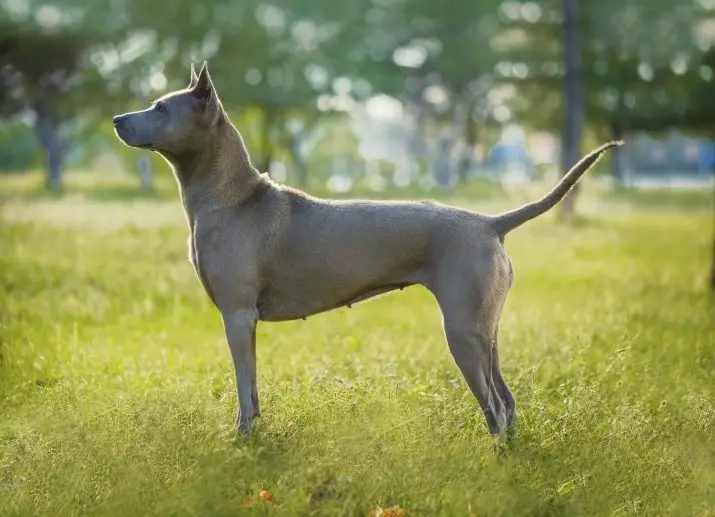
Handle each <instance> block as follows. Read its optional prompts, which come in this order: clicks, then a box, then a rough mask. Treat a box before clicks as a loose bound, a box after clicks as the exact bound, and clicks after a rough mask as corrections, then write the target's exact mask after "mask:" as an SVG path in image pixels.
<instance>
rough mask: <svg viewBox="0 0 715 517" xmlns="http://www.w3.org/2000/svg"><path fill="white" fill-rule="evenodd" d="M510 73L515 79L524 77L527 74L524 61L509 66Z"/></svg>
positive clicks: (527, 70)
mask: <svg viewBox="0 0 715 517" xmlns="http://www.w3.org/2000/svg"><path fill="white" fill-rule="evenodd" d="M511 73H512V74H513V75H514V77H516V78H517V79H524V78H526V76H527V75H529V67H528V66H527V65H526V64H525V63H515V64H513V65H512V67H511Z"/></svg>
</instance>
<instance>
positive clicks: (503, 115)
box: [494, 105, 511, 124]
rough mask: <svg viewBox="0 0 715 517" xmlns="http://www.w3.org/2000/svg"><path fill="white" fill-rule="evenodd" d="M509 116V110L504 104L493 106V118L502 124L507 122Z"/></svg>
mask: <svg viewBox="0 0 715 517" xmlns="http://www.w3.org/2000/svg"><path fill="white" fill-rule="evenodd" d="M510 118H511V110H510V109H509V108H507V107H506V106H503V105H502V106H497V107H496V108H494V119H495V120H496V121H497V122H501V123H502V124H503V123H505V122H508V121H509V119H510Z"/></svg>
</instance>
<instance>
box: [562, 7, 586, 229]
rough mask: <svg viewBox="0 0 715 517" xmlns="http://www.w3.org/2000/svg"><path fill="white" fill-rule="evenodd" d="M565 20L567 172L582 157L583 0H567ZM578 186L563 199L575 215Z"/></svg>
mask: <svg viewBox="0 0 715 517" xmlns="http://www.w3.org/2000/svg"><path fill="white" fill-rule="evenodd" d="M563 20H564V22H563V45H564V97H565V100H564V102H565V107H564V110H565V117H564V129H563V132H562V135H563V144H562V162H561V170H562V173H563V174H566V171H568V170H569V169H570V168H571V167H572V166H573V165H574V164H575V163H576V162H577V161H578V160H579V158H580V157H581V133H582V128H583V109H584V106H583V86H582V81H583V71H582V68H583V67H582V64H581V62H582V59H583V56H582V53H581V19H580V13H579V0H563ZM576 189H577V186H574V188H573V189H571V192H569V193H568V195H567V196H566V198H565V199H564V201H563V203H561V212H562V214H563V215H565V216H567V217H569V216H571V215H573V203H574V198H575V196H576Z"/></svg>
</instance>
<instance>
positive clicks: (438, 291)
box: [432, 258, 514, 435]
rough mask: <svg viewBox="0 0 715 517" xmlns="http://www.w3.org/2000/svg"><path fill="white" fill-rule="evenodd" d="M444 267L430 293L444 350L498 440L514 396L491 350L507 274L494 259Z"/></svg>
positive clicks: (496, 357)
mask: <svg viewBox="0 0 715 517" xmlns="http://www.w3.org/2000/svg"><path fill="white" fill-rule="evenodd" d="M458 265H461V266H462V267H457V266H455V265H454V264H452V265H451V267H445V269H443V270H442V271H443V272H444V273H443V274H442V277H441V279H440V281H439V283H438V285H437V286H435V288H434V289H432V292H433V293H434V295H435V297H436V298H437V302H438V303H439V306H440V309H441V310H442V317H443V324H444V332H445V336H446V338H447V343H448V345H449V350H450V352H451V354H452V357H454V360H455V362H456V363H457V366H458V367H459V369H460V371H461V372H462V375H464V379H465V380H466V381H467V384H468V385H469V388H470V389H471V391H472V393H473V394H474V396H475V397H476V398H477V400H478V401H479V405H480V406H481V408H482V411H483V412H484V417H485V418H486V421H487V426H488V427H489V432H490V433H491V434H494V435H501V434H502V432H503V431H504V430H505V429H506V427H507V425H508V423H509V408H510V407H513V405H514V402H513V396H511V392H510V391H509V390H508V388H506V383H505V382H504V379H503V377H502V375H501V372H500V371H499V359H498V355H497V354H498V352H497V349H496V345H497V341H496V339H497V328H498V320H499V316H500V314H501V309H502V306H503V304H504V300H505V299H506V293H507V291H508V289H509V280H508V269H507V267H506V265H505V264H502V262H501V261H500V260H499V259H498V258H496V260H494V259H486V260H483V261H482V263H481V264H473V263H472V264H470V265H468V266H465V261H464V259H462V260H460V261H459V264H458Z"/></svg>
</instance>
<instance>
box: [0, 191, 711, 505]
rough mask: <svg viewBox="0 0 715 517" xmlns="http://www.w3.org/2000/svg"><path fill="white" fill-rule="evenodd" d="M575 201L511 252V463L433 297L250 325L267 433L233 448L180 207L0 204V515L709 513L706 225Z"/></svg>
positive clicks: (226, 370)
mask: <svg viewBox="0 0 715 517" xmlns="http://www.w3.org/2000/svg"><path fill="white" fill-rule="evenodd" d="M4 191H5V187H4V184H3V192H4ZM174 196H175V194H174ZM515 196H516V197H519V198H521V197H525V196H526V194H525V193H519V194H518V195H516V194H515ZM701 198H702V200H706V199H707V193H702V194H701ZM591 200H592V201H594V202H595V201H598V202H599V204H598V206H601V207H604V208H605V209H606V210H605V211H604V212H601V213H608V214H609V215H608V216H603V215H601V216H598V217H596V216H592V215H589V217H591V218H589V219H586V220H581V221H578V222H577V224H576V225H564V224H555V223H554V220H553V219H552V218H549V217H545V218H543V219H540V220H538V221H535V222H534V223H533V224H532V225H530V226H528V227H525V228H524V229H523V230H520V231H519V232H515V233H514V234H513V235H510V236H509V238H508V240H507V243H506V246H507V249H508V251H509V253H510V255H511V257H512V259H513V261H514V264H515V268H516V283H515V285H514V288H513V290H512V292H511V294H510V297H509V299H508V302H507V306H506V308H505V311H504V319H503V322H502V325H501V340H500V347H501V357H502V362H503V367H504V371H505V376H506V378H507V380H508V382H509V383H510V384H511V385H512V387H513V388H514V391H515V394H516V397H517V402H518V409H519V411H520V415H521V420H520V430H519V436H518V440H517V442H516V443H515V444H514V446H513V448H512V450H511V451H510V453H509V454H508V456H506V457H505V458H499V457H497V456H495V455H494V453H493V444H492V443H491V441H490V439H489V438H488V437H487V435H486V427H485V425H484V422H483V419H482V417H481V415H480V412H479V409H478V406H477V404H476V402H475V400H474V398H473V397H472V395H471V394H470V393H469V390H468V389H467V387H466V385H465V383H464V381H463V379H462V377H461V375H460V373H459V371H458V370H457V368H456V366H455V365H454V363H453V361H452V359H451V358H450V356H449V352H448V350H447V347H446V345H445V343H444V338H443V335H442V332H441V329H440V318H439V314H438V311H437V307H436V305H435V303H434V301H433V299H432V298H431V297H430V296H429V295H428V294H427V293H426V292H425V291H424V290H421V289H419V288H412V289H407V290H405V291H404V292H401V293H395V294H391V295H389V296H385V297H382V298H378V299H376V300H374V301H371V302H366V303H364V304H358V305H356V306H355V307H354V308H353V309H350V310H347V309H345V310H338V311H333V312H330V313H327V314H323V315H319V316H316V317H312V318H309V319H308V321H306V322H291V323H284V324H265V325H261V326H260V328H259V348H258V357H259V359H258V361H259V389H260V393H261V397H262V398H261V400H262V407H263V416H262V418H261V419H260V420H259V422H258V424H257V426H256V433H255V435H254V436H252V437H251V438H248V439H240V438H239V439H237V438H236V437H235V436H234V434H233V419H234V416H235V409H236V401H235V394H234V381H233V373H232V370H231V360H230V356H229V352H228V349H227V347H226V345H225V343H224V338H223V334H222V331H221V326H220V318H219V317H218V315H217V313H216V311H215V309H213V308H212V306H211V305H210V303H209V301H208V300H207V298H206V296H205V295H204V294H203V293H202V291H201V288H200V286H199V284H198V282H197V280H196V278H195V275H194V273H193V272H192V270H191V266H190V265H189V263H188V260H187V259H186V247H185V242H186V240H185V238H186V229H185V221H184V219H183V216H182V214H181V212H180V208H179V205H178V203H177V202H176V200H175V199H171V201H170V202H164V201H162V200H152V199H144V200H141V199H135V200H134V201H133V202H132V203H131V204H120V203H116V202H111V203H99V202H97V201H96V200H95V201H92V200H84V201H83V200H81V199H78V198H77V197H72V196H70V197H68V198H66V199H54V200H53V199H42V200H22V199H19V198H15V200H14V201H13V200H8V201H9V202H7V203H4V209H3V214H2V224H0V243H2V244H0V307H2V309H0V321H1V322H2V324H1V325H0V354H1V356H2V358H1V359H0V414H2V418H1V419H0V514H2V515H8V516H11V515H67V514H96V515H148V514H161V515H167V514H172V515H176V514H178V515H186V514H200V515H241V514H242V513H246V514H248V513H249V512H248V511H247V510H243V509H242V503H243V501H244V500H245V499H246V498H247V497H248V496H250V495H253V494H255V493H256V492H257V491H258V489H259V488H260V487H265V488H267V489H269V490H270V491H271V492H272V493H273V494H274V495H275V498H276V504H275V505H274V506H266V507H265V508H264V509H261V508H256V509H254V510H252V511H251V512H250V513H251V514H253V513H257V514H259V515H265V514H267V515H308V514H310V515H367V514H368V512H369V510H370V509H371V508H373V507H374V506H376V505H378V504H379V505H381V506H391V505H393V504H395V505H400V506H402V507H404V508H407V509H408V510H409V511H410V513H411V514H412V515H470V514H472V515H509V516H517V515H611V514H628V515H633V514H644V515H708V512H711V510H712V508H713V507H715V492H714V491H713V483H712V481H713V476H714V475H715V446H714V444H713V440H712V436H713V434H714V433H715V412H714V411H713V400H715V391H714V389H715V376H714V374H715V355H713V350H715V336H714V335H713V332H712V315H713V300H712V297H711V296H709V295H708V293H707V292H706V291H705V278H704V274H705V270H706V266H707V261H708V252H709V241H708V237H709V232H705V231H704V230H703V229H704V228H707V227H708V226H709V225H710V224H712V218H711V216H710V215H709V212H708V207H707V206H706V205H704V204H703V202H699V203H692V202H690V201H684V203H683V204H682V205H681V206H676V205H673V206H671V207H670V208H668V209H663V208H662V207H658V208H655V207H652V208H644V207H643V206H642V205H640V204H636V205H631V204H630V201H631V199H630V198H627V197H626V198H620V199H617V200H611V201H607V200H603V199H601V200H596V199H593V198H591ZM516 202H517V199H509V200H505V199H504V200H502V201H500V202H499V203H498V206H496V205H495V206H492V205H493V203H491V202H490V207H491V208H493V209H494V210H496V209H501V208H505V207H506V206H512V205H513V204H515V203H516ZM479 204H481V203H479ZM470 205H471V206H474V202H473V201H472V202H471V203H470ZM590 205H592V203H587V202H585V203H584V206H590Z"/></svg>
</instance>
